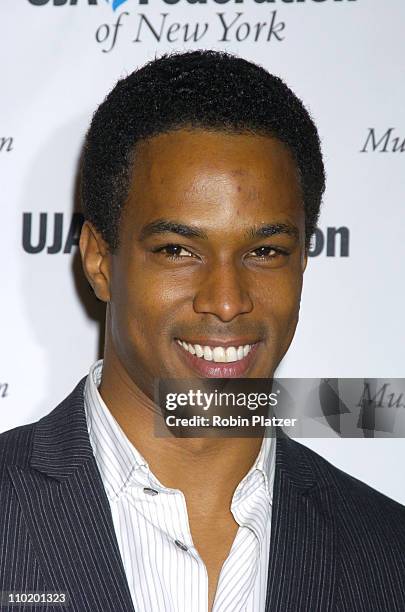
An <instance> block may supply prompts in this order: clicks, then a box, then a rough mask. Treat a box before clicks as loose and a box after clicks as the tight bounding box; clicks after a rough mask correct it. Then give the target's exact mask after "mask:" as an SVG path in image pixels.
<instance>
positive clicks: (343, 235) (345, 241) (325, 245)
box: [22, 212, 350, 257]
mask: <svg viewBox="0 0 405 612" xmlns="http://www.w3.org/2000/svg"><path fill="white" fill-rule="evenodd" d="M83 221H84V218H83V215H82V214H81V213H73V215H69V214H67V213H62V212H57V213H47V212H40V213H32V212H25V213H23V221H22V247H23V249H24V251H25V252H26V253H29V254H30V255H36V254H37V253H42V252H45V253H47V254H48V255H56V254H57V253H63V254H65V255H66V254H69V253H71V252H72V248H73V247H76V246H78V244H79V238H80V231H81V229H82V225H83ZM349 236H350V232H349V228H348V227H345V226H341V227H327V228H326V229H325V230H321V229H320V228H317V230H316V232H315V235H314V237H313V241H312V245H311V248H310V250H309V256H310V257H318V256H319V255H321V254H325V255H326V256H327V257H348V256H349Z"/></svg>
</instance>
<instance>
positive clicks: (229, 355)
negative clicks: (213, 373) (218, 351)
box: [226, 346, 238, 362]
mask: <svg viewBox="0 0 405 612" xmlns="http://www.w3.org/2000/svg"><path fill="white" fill-rule="evenodd" d="M226 360H227V361H228V362H230V361H238V353H237V351H236V348H235V347H234V346H228V348H227V349H226Z"/></svg>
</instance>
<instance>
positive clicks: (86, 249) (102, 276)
mask: <svg viewBox="0 0 405 612" xmlns="http://www.w3.org/2000/svg"><path fill="white" fill-rule="evenodd" d="M79 248H80V254H81V258H82V265H83V271H84V274H85V276H86V278H87V280H88V281H89V283H90V285H91V287H92V289H93V291H94V293H95V295H96V297H97V298H98V299H99V300H101V301H103V302H109V301H110V253H109V249H108V245H107V244H106V242H105V240H104V239H103V237H102V236H101V234H100V233H99V232H98V231H97V230H96V228H95V227H94V225H92V224H91V223H90V222H89V221H85V222H84V224H83V227H82V231H81V234H80V241H79Z"/></svg>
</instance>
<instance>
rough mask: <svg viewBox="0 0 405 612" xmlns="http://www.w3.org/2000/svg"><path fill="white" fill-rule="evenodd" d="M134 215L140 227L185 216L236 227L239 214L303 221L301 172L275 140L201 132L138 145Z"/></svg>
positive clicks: (133, 180)
mask: <svg viewBox="0 0 405 612" xmlns="http://www.w3.org/2000/svg"><path fill="white" fill-rule="evenodd" d="M127 208H128V210H127V211H126V215H128V216H130V217H131V218H132V219H133V220H134V221H136V222H137V224H138V223H142V222H148V221H151V220H153V218H156V217H160V216H175V217H176V218H178V217H179V214H180V215H182V217H183V220H184V221H190V222H191V221H192V222H196V221H198V220H201V221H204V220H205V221H206V222H207V221H210V223H211V224H212V223H214V222H215V220H216V221H217V222H220V223H222V222H227V223H229V221H230V219H231V218H232V217H234V216H235V214H236V215H241V214H243V216H244V217H246V218H248V217H249V218H257V217H258V216H259V217H262V216H263V215H266V214H267V213H273V214H275V215H280V214H282V215H287V216H288V217H290V220H295V221H296V217H297V215H298V216H300V217H302V213H303V209H302V197H301V189H300V184H299V178H298V171H297V167H296V164H295V162H294V159H293V156H292V154H291V153H290V151H289V149H288V147H287V146H286V145H284V144H283V143H282V142H280V141H279V140H277V139H276V138H272V137H270V136H259V135H254V134H250V133H243V134H233V133H231V134H229V133H224V132H217V131H208V130H202V129H189V130H186V129H181V130H176V131H172V132H168V133H164V134H159V135H157V136H154V137H152V138H149V139H147V140H144V141H141V142H140V143H138V145H137V147H136V150H135V155H134V164H133V171H132V177H131V185H130V190H129V197H128V202H127ZM291 216H293V217H294V216H295V219H291ZM267 221H268V219H267V218H266V222H267Z"/></svg>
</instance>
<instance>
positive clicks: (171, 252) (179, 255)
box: [153, 244, 194, 259]
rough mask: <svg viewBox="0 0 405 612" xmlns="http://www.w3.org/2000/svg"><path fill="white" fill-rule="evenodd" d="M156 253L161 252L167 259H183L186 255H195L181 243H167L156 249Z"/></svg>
mask: <svg viewBox="0 0 405 612" xmlns="http://www.w3.org/2000/svg"><path fill="white" fill-rule="evenodd" d="M153 252H154V253H161V254H162V255H164V256H165V257H166V258H167V259H183V258H184V257H194V255H193V254H192V253H191V252H190V251H188V250H187V249H185V248H184V247H182V246H181V245H180V244H166V245H165V246H162V247H159V248H158V249H154V251H153Z"/></svg>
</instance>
